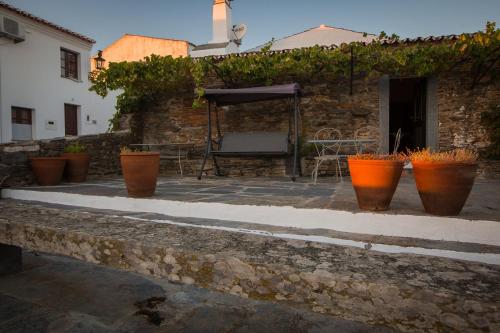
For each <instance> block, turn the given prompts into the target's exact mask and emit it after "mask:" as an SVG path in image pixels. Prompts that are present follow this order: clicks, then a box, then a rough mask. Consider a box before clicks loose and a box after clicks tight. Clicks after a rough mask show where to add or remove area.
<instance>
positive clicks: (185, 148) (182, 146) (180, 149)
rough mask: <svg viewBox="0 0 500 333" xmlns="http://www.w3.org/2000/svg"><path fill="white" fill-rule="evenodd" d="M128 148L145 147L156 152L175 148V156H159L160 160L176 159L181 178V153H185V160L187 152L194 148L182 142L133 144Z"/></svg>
mask: <svg viewBox="0 0 500 333" xmlns="http://www.w3.org/2000/svg"><path fill="white" fill-rule="evenodd" d="M130 146H134V147H147V148H148V150H149V151H150V150H151V148H157V149H158V150H159V149H160V148H161V147H172V148H177V155H175V156H172V155H161V154H160V158H165V159H171V158H175V159H177V162H178V163H179V171H180V173H181V176H183V170H182V156H183V155H184V154H183V152H185V155H184V156H185V159H186V160H187V158H188V154H189V150H190V149H191V148H193V147H194V143H184V142H170V143H133V144H131V145H130Z"/></svg>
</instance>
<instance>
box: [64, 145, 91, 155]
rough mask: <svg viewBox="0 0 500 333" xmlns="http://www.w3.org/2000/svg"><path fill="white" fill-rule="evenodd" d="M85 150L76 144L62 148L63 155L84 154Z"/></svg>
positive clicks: (82, 146)
mask: <svg viewBox="0 0 500 333" xmlns="http://www.w3.org/2000/svg"><path fill="white" fill-rule="evenodd" d="M86 150H87V149H86V148H85V146H84V145H82V144H80V143H78V142H76V143H73V144H70V145H69V146H66V148H64V152H65V153H84V152H85V151H86Z"/></svg>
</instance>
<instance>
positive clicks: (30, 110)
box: [0, 2, 115, 143]
mask: <svg viewBox="0 0 500 333" xmlns="http://www.w3.org/2000/svg"><path fill="white" fill-rule="evenodd" d="M0 23H1V25H0V27H1V30H0V31H1V32H0V143H4V142H10V141H21V140H35V139H50V138H56V137H63V136H77V135H85V134H95V133H102V132H105V131H106V130H107V128H108V120H109V119H110V118H111V117H112V116H113V114H114V112H115V109H114V104H115V100H114V99H110V98H108V99H102V98H101V97H100V96H98V95H97V94H95V93H94V92H90V91H89V87H90V82H89V79H88V73H89V71H90V56H91V49H92V46H93V44H94V40H92V39H90V38H88V37H86V36H83V35H80V34H78V33H75V32H72V31H70V30H68V29H65V28H63V27H60V26H58V25H56V24H53V23H50V22H48V21H46V20H44V19H42V18H39V17H36V16H34V15H32V14H30V13H27V12H24V11H22V10H19V9H17V8H14V7H12V6H10V5H8V4H5V3H2V2H0Z"/></svg>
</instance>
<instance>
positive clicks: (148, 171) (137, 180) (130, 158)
mask: <svg viewBox="0 0 500 333" xmlns="http://www.w3.org/2000/svg"><path fill="white" fill-rule="evenodd" d="M120 160H121V164H122V172H123V177H124V178H125V184H126V185H127V192H128V194H129V195H130V196H131V197H135V198H141V197H150V196H152V195H153V194H154V193H155V189H156V179H157V178H158V173H159V171H160V153H159V152H129V153H122V154H120Z"/></svg>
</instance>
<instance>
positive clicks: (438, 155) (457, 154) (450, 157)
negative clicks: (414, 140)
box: [408, 148, 478, 163]
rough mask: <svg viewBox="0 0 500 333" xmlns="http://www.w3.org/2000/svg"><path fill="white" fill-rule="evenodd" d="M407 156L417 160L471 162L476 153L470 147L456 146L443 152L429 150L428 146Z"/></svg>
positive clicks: (474, 159)
mask: <svg viewBox="0 0 500 333" xmlns="http://www.w3.org/2000/svg"><path fill="white" fill-rule="evenodd" d="M408 155H409V157H410V159H411V160H412V162H413V161H417V162H464V163H471V162H475V161H477V159H478V154H477V153H476V152H475V151H473V150H470V149H465V148H458V149H454V150H450V151H445V152H431V151H430V150H429V149H428V148H426V149H422V150H415V151H412V152H409V154H408Z"/></svg>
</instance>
